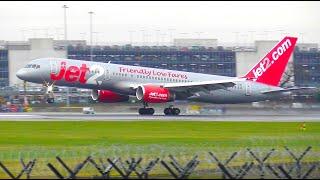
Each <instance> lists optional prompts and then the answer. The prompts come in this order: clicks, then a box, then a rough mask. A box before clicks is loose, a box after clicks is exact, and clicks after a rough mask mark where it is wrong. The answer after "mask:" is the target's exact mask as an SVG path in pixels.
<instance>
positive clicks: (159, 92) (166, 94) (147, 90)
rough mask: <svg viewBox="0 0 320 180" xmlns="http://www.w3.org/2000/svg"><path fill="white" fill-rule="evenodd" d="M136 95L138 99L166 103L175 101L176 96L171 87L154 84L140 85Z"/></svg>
mask: <svg viewBox="0 0 320 180" xmlns="http://www.w3.org/2000/svg"><path fill="white" fill-rule="evenodd" d="M136 96H137V99H138V100H143V101H144V102H146V103H165V102H170V101H174V99H175V97H176V96H175V94H174V93H171V92H170V91H169V89H166V88H162V87H159V86H153V85H145V86H139V87H138V88H137V91H136Z"/></svg>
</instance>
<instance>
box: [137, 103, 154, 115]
mask: <svg viewBox="0 0 320 180" xmlns="http://www.w3.org/2000/svg"><path fill="white" fill-rule="evenodd" d="M147 107H148V103H146V102H143V108H140V109H139V114H140V115H153V114H154V109H153V108H147Z"/></svg>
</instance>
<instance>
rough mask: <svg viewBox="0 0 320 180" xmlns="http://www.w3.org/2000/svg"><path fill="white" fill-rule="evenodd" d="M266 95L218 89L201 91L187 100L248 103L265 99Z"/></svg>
mask: <svg viewBox="0 0 320 180" xmlns="http://www.w3.org/2000/svg"><path fill="white" fill-rule="evenodd" d="M265 99H266V97H264V96H260V95H254V94H251V95H245V94H244V93H240V92H230V91H226V90H218V91H215V92H214V93H211V94H209V93H201V94H199V96H192V97H190V98H189V100H192V101H199V102H208V103H217V104H235V103H249V102H255V101H261V100H265Z"/></svg>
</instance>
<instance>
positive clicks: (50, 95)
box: [44, 83, 54, 104]
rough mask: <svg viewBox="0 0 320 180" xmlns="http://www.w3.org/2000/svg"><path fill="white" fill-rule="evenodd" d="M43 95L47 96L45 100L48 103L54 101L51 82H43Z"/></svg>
mask: <svg viewBox="0 0 320 180" xmlns="http://www.w3.org/2000/svg"><path fill="white" fill-rule="evenodd" d="M44 86H45V88H46V90H45V91H46V92H45V97H46V98H47V102H48V103H49V104H51V103H54V93H53V83H52V84H51V85H49V83H45V85H44Z"/></svg>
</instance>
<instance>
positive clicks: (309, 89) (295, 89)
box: [262, 87, 317, 94]
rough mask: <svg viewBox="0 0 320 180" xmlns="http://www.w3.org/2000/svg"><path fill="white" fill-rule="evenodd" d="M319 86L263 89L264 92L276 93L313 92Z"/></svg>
mask: <svg viewBox="0 0 320 180" xmlns="http://www.w3.org/2000/svg"><path fill="white" fill-rule="evenodd" d="M316 89H317V88H315V87H293V88H287V89H280V90H271V91H263V92H262V93H263V94H276V93H283V92H291V93H313V92H315V90H316Z"/></svg>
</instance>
